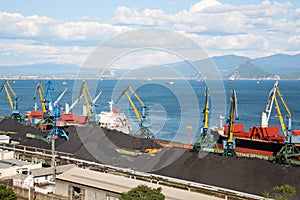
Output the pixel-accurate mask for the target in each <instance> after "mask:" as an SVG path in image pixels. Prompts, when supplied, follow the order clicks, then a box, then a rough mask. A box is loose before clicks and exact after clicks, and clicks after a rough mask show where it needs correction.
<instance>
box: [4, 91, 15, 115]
mask: <svg viewBox="0 0 300 200" xmlns="http://www.w3.org/2000/svg"><path fill="white" fill-rule="evenodd" d="M4 89H5V92H6V96H7V99H8V101H9V104H10V107H11V109H12V110H14V109H15V106H14V103H13V100H12V98H11V96H10V94H9V91H8V89H7V87H6V86H5V85H4Z"/></svg>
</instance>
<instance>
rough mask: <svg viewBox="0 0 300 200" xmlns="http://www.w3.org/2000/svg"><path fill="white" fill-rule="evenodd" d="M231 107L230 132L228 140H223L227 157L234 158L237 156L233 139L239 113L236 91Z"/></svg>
mask: <svg viewBox="0 0 300 200" xmlns="http://www.w3.org/2000/svg"><path fill="white" fill-rule="evenodd" d="M231 94H232V95H231V98H230V101H231V106H230V114H229V119H228V120H229V130H228V138H227V140H223V148H224V153H223V155H225V156H234V155H236V152H235V140H234V138H233V132H234V130H233V129H234V120H235V119H237V120H238V113H237V98H236V92H235V90H231Z"/></svg>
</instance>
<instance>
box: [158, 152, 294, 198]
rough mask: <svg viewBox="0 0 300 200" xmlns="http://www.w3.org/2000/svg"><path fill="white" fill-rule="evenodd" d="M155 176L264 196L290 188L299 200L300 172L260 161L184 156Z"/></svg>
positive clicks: (186, 153)
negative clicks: (279, 187)
mask: <svg viewBox="0 0 300 200" xmlns="http://www.w3.org/2000/svg"><path fill="white" fill-rule="evenodd" d="M153 173H156V174H160V175H165V176H170V177H174V178H178V179H184V180H189V181H194V182H200V183H204V184H209V185H214V186H218V187H223V188H228V189H233V190H238V191H242V192H247V193H251V194H257V195H262V194H263V192H265V191H268V192H271V191H272V187H274V186H276V185H278V186H279V185H283V184H289V185H291V186H293V187H295V188H296V190H297V192H298V197H297V199H299V197H300V179H299V175H300V168H299V167H293V166H282V165H279V164H274V163H271V162H267V161H264V160H260V159H248V158H236V157H224V156H221V155H217V154H211V153H209V154H208V155H207V156H205V157H204V158H199V156H198V154H197V153H194V152H185V153H184V154H183V155H182V156H181V157H180V158H179V159H178V160H176V162H174V163H172V164H170V165H169V166H167V167H165V168H163V169H160V170H157V171H154V172H153Z"/></svg>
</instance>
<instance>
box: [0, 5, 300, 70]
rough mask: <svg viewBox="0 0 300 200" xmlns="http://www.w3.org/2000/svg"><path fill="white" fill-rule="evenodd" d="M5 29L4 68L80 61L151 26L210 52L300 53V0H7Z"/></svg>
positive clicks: (0, 51)
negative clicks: (117, 39) (124, 35)
mask: <svg viewBox="0 0 300 200" xmlns="http://www.w3.org/2000/svg"><path fill="white" fill-rule="evenodd" d="M0 27H1V29H0V45H1V48H0V65H21V64H31V63H37V62H55V63H73V64H78V65H80V64H82V63H83V62H84V60H85V59H86V57H87V56H88V55H89V54H90V53H91V52H92V51H93V50H94V49H95V48H96V47H97V45H99V44H101V43H102V42H103V41H105V40H107V39H109V38H111V37H112V36H114V35H117V34H121V33H123V32H126V31H130V30H135V29H139V28H144V27H161V28H167V29H170V30H174V31H178V32H180V33H182V34H184V35H185V36H187V37H189V38H191V39H193V40H194V41H195V42H197V43H198V44H199V45H200V46H201V47H203V48H204V49H205V51H206V52H207V53H208V55H209V56H217V55H227V54H236V55H240V56H248V57H251V58H256V57H263V56H268V55H272V54H276V53H286V54H291V55H293V54H297V53H300V1H298V0H297V1H296V0H294V1H282V0H278V1H258V0H242V1H240V0H231V1H229V0H228V1H224V0H223V1H222V0H219V1H217V0H187V1H182V0H170V1H167V0H160V1H159V0H151V1H149V0H148V1H147V0H127V1H125V0H111V1H96V0H86V1H74V0H73V1H71V0H65V1H58V0H52V1H49V0H48V1H38V0H27V1H20V0H9V1H8V0H5V1H2V2H1V8H0ZM160 55H161V54H160ZM152 57H153V55H152ZM157 59H161V57H158V58H157Z"/></svg>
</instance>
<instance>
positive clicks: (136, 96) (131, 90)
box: [129, 86, 145, 106]
mask: <svg viewBox="0 0 300 200" xmlns="http://www.w3.org/2000/svg"><path fill="white" fill-rule="evenodd" d="M129 90H130V92H131V93H132V94H133V95H134V96H135V98H136V99H137V100H138V101H139V102H140V104H141V106H145V104H144V102H143V101H142V100H141V99H140V97H139V96H138V95H137V94H136V92H135V91H134V90H133V89H132V87H131V86H129Z"/></svg>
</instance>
